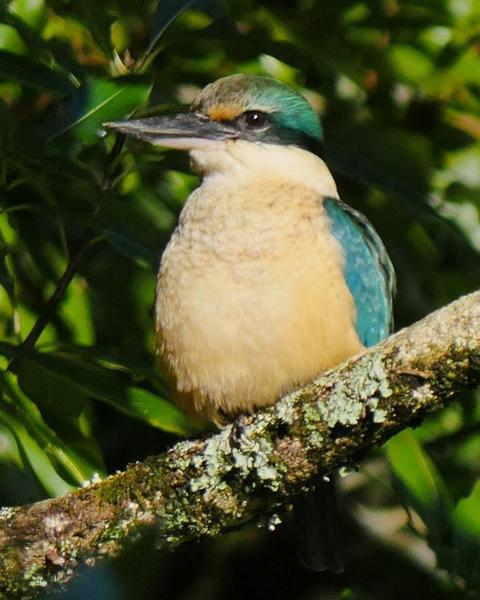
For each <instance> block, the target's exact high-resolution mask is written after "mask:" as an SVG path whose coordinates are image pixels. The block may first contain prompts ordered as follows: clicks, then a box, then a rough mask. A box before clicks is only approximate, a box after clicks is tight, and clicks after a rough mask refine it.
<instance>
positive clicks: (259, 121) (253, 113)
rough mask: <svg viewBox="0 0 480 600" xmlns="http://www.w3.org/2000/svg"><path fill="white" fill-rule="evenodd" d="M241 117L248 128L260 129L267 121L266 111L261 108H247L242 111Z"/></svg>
mask: <svg viewBox="0 0 480 600" xmlns="http://www.w3.org/2000/svg"><path fill="white" fill-rule="evenodd" d="M242 118H243V120H244V122H245V124H246V125H247V127H249V128H250V129H260V128H261V127H264V126H265V125H266V124H267V122H268V116H267V113H264V112H262V111H261V110H247V111H245V112H244V113H243V115H242Z"/></svg>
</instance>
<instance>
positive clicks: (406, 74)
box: [390, 44, 434, 85]
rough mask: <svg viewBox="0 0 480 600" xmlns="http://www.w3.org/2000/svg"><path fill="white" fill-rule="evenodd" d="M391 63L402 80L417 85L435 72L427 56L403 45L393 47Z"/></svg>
mask: <svg viewBox="0 0 480 600" xmlns="http://www.w3.org/2000/svg"><path fill="white" fill-rule="evenodd" d="M390 63H391V65H392V68H393V69H394V70H395V72H396V74H397V75H398V77H399V78H400V79H402V80H404V81H407V82H409V83H414V84H416V85H418V83H419V82H421V80H422V79H425V78H427V77H428V76H429V75H431V74H432V72H433V71H434V65H433V62H432V61H431V60H430V58H429V57H428V56H427V55H426V54H424V53H423V52H420V50H417V49H416V48H413V47H412V46H407V45H403V44H398V45H395V46H392V48H391V49H390Z"/></svg>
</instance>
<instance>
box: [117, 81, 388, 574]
mask: <svg viewBox="0 0 480 600" xmlns="http://www.w3.org/2000/svg"><path fill="white" fill-rule="evenodd" d="M105 126H106V127H108V128H111V129H114V130H116V131H117V132H120V133H122V134H126V135H129V136H132V137H133V138H137V139H139V140H143V141H146V142H150V143H152V144H154V145H158V146H162V147H164V148H171V149H177V150H183V151H186V152H188V153H189V155H190V158H191V162H192V166H193V168H194V169H195V170H196V171H197V172H198V173H199V174H200V175H201V183H200V185H199V186H198V187H197V188H196V189H195V190H194V191H193V192H192V193H191V194H190V196H189V197H188V199H187V200H186V202H185V204H184V207H183V209H182V211H181V214H180V217H179V222H178V225H177V227H176V229H175V230H174V232H173V234H172V236H171V238H170V241H169V243H168V245H167V246H166V248H165V250H164V252H163V255H162V257H161V261H160V267H159V272H158V279H157V291H156V303H155V323H156V325H155V331H156V344H157V352H158V355H159V359H160V363H161V365H162V366H163V368H164V369H165V371H166V373H167V375H168V377H169V379H170V381H171V382H172V388H173V390H174V399H175V401H176V402H177V403H178V405H179V406H181V407H182V408H183V409H184V410H185V411H186V412H187V413H189V414H190V415H193V416H194V417H196V418H197V419H199V420H201V421H210V422H212V423H214V424H216V425H218V426H220V427H221V426H222V425H223V424H225V423H226V422H228V421H229V420H232V419H234V418H235V417H236V416H238V415H241V414H244V413H251V412H253V411H255V410H258V409H260V408H262V407H266V406H269V405H272V404H274V403H275V402H276V401H277V400H278V399H279V398H280V397H281V396H282V395H284V394H285V393H287V392H289V391H291V390H293V389H295V388H297V387H299V386H302V385H304V384H305V383H307V382H308V381H310V380H312V379H313V378H314V377H315V376H318V375H319V374H321V373H322V372H324V371H326V370H328V369H330V368H332V367H335V366H336V365H338V364H340V363H342V362H343V361H344V360H346V359H348V358H350V357H352V356H354V355H356V354H359V353H361V352H362V351H364V349H365V347H368V346H372V345H374V344H376V343H377V342H379V341H380V340H382V339H383V338H385V337H387V336H388V335H389V333H390V331H391V329H392V295H393V291H394V272H393V267H392V264H391V262H390V259H389V257H388V254H387V252H386V250H385V247H384V245H383V243H382V241H381V239H380V237H379V236H378V234H377V233H376V231H375V230H374V228H373V226H372V225H371V224H370V223H369V221H368V220H367V219H366V218H365V217H364V216H363V215H362V214H361V213H359V212H357V211H356V210H354V209H353V208H351V207H350V206H349V205H347V204H346V203H344V202H343V201H342V200H341V199H340V197H339V194H338V191H337V186H336V184H335V181H334V179H333V176H332V174H331V173H330V171H329V169H328V167H327V165H326V162H325V156H324V135H323V128H322V124H321V122H320V119H319V116H318V114H317V113H316V111H315V110H314V109H313V107H312V106H311V105H310V104H309V103H308V101H307V100H306V99H305V97H304V96H302V95H301V94H300V93H298V92H297V91H295V90H294V89H292V88H291V87H289V86H287V85H285V84H283V83H281V82H279V81H277V80H275V79H272V78H269V77H264V76H260V75H250V74H234V75H230V76H227V77H223V78H220V79H218V80H216V81H214V82H213V83H210V84H208V85H207V86H206V87H205V88H204V89H203V90H202V91H201V92H200V93H199V95H198V96H197V98H196V99H195V100H194V102H193V103H192V105H191V107H190V110H187V111H182V112H178V113H175V114H167V115H160V116H155V117H148V118H143V119H130V120H124V121H114V122H111V123H106V124H105ZM325 488H329V490H330V491H328V489H327V490H326V489H325ZM316 489H317V492H318V490H320V494H318V493H317V494H316V495H315V494H313V495H312V494H311V495H310V496H309V497H308V498H307V502H306V503H305V506H306V507H307V508H306V509H305V510H304V509H299V510H298V511H296V512H297V516H298V518H299V520H300V521H303V522H304V523H303V529H305V530H307V532H308V531H310V532H313V533H310V534H308V535H309V536H310V540H307V541H306V542H305V543H304V548H303V550H302V549H300V554H301V558H302V560H303V562H304V564H305V565H306V566H307V567H309V568H312V569H314V570H317V571H321V570H325V569H329V568H330V569H331V570H333V571H336V572H340V571H341V570H342V569H343V558H342V557H341V556H340V552H339V551H338V550H335V549H334V550H333V551H330V552H329V551H328V550H326V551H325V550H322V549H320V550H316V549H315V546H316V545H318V542H320V543H322V539H323V538H325V539H326V538H328V539H330V538H332V537H334V532H333V529H334V525H333V524H332V523H329V522H328V521H329V518H330V515H332V514H333V513H335V508H334V507H333V509H332V497H333V496H332V486H331V485H330V486H328V485H325V484H324V483H323V482H317V486H316ZM318 496H319V497H318ZM315 513H316V515H315ZM312 515H313V517H312ZM310 518H314V519H316V520H317V521H319V520H322V519H323V521H325V520H326V521H327V523H326V524H324V525H323V526H322V525H319V527H318V529H317V530H316V531H315V528H314V527H312V526H311V523H310Z"/></svg>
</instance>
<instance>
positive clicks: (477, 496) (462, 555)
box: [453, 481, 480, 589]
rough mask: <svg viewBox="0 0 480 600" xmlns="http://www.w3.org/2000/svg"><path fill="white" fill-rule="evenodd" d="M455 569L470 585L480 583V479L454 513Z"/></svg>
mask: <svg viewBox="0 0 480 600" xmlns="http://www.w3.org/2000/svg"><path fill="white" fill-rule="evenodd" d="M453 532H454V551H455V570H456V572H457V573H458V574H459V575H461V576H462V577H464V578H465V579H466V580H467V581H468V583H469V587H471V588H472V589H478V586H479V585H480V481H477V483H476V484H475V486H474V487H473V490H472V491H471V493H470V495H469V496H467V497H466V498H463V499H462V500H460V501H459V502H458V504H457V506H456V507H455V511H454V513H453Z"/></svg>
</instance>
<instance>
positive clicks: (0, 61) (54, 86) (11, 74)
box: [0, 50, 75, 96]
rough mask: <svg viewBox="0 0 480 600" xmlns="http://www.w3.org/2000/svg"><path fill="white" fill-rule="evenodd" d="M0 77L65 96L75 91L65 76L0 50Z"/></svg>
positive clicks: (12, 53)
mask: <svg viewBox="0 0 480 600" xmlns="http://www.w3.org/2000/svg"><path fill="white" fill-rule="evenodd" d="M0 77H3V78H5V79H8V80H13V81H19V82H20V83H23V84H24V85H26V86H29V87H33V88H37V89H40V90H44V91H46V92H50V93H52V94H56V95H59V96H65V95H66V94H68V93H69V92H72V91H73V90H74V89H75V86H74V84H73V83H72V82H71V81H70V79H68V77H67V76H66V75H64V74H63V73H61V72H60V71H55V70H54V69H51V68H50V67H47V65H44V64H43V63H41V62H38V61H35V60H33V59H32V58H30V57H29V56H22V55H20V54H15V53H14V52H7V51H5V50H0Z"/></svg>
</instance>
